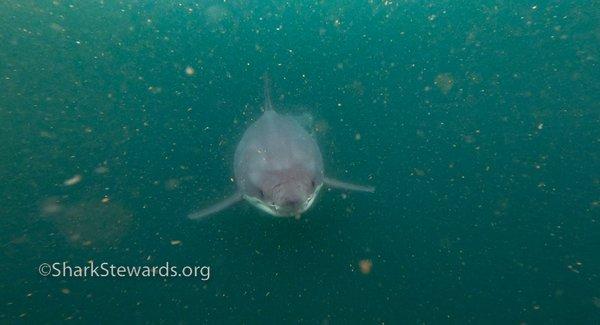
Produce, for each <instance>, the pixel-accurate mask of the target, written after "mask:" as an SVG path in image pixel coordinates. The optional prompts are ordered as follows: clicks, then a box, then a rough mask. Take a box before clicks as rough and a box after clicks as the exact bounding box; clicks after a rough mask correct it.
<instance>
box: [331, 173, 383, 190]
mask: <svg viewBox="0 0 600 325" xmlns="http://www.w3.org/2000/svg"><path fill="white" fill-rule="evenodd" d="M323 182H324V183H325V184H327V185H329V186H331V187H335V188H340V189H344V190H349V191H359V192H369V193H373V192H375V187H373V186H363V185H356V184H350V183H346V182H342V181H338V180H337V179H333V178H328V177H325V179H324V180H323Z"/></svg>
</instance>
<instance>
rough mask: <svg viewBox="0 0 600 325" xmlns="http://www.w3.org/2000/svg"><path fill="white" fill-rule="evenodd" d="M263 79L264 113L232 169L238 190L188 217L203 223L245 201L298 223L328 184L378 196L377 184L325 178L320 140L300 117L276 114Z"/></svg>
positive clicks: (248, 134) (243, 142) (238, 151)
mask: <svg viewBox="0 0 600 325" xmlns="http://www.w3.org/2000/svg"><path fill="white" fill-rule="evenodd" d="M263 81H264V88H263V92H264V104H263V113H262V115H261V116H260V118H258V119H257V120H256V121H255V122H254V123H252V124H251V125H250V126H249V127H248V128H247V129H246V131H245V132H244V134H243V136H242V138H241V140H240V142H239V143H238V145H237V147H236V150H235V155H234V163H233V170H234V180H235V183H236V185H237V191H236V192H235V193H234V194H232V195H230V196H229V197H227V198H225V199H222V200H221V201H219V202H217V203H214V204H213V205H210V206H208V207H206V208H203V209H200V210H198V211H194V212H192V213H190V214H189V215H188V217H189V218H190V219H203V218H205V217H207V216H210V215H213V214H216V213H218V212H220V211H222V210H225V209H226V208H228V207H230V206H232V205H234V204H236V203H238V202H240V201H242V200H246V201H248V202H249V203H250V204H252V205H253V206H255V207H257V208H258V209H260V210H262V211H265V212H267V213H268V214H271V215H273V216H277V217H292V216H293V217H295V218H297V219H299V218H300V216H301V215H302V214H303V213H304V212H306V211H307V210H308V209H309V208H310V207H311V206H312V205H313V204H314V202H315V199H316V198H317V195H318V194H319V192H320V191H321V189H322V188H323V187H324V186H327V187H331V188H338V189H342V190H349V191H359V192H370V193H373V192H374V191H375V187H373V186H364V185H357V184H353V183H348V182H344V181H341V180H337V179H334V178H330V177H327V176H326V175H325V172H324V167H323V156H322V155H321V151H320V150H319V146H318V145H317V142H316V141H315V139H314V138H313V136H312V135H311V134H310V133H309V132H308V131H307V130H306V129H305V128H304V127H302V126H301V125H300V124H299V123H298V121H297V119H294V117H292V116H289V115H285V114H280V113H278V112H277V111H276V110H275V108H274V106H273V102H272V100H271V83H270V78H269V77H268V76H266V75H265V76H263Z"/></svg>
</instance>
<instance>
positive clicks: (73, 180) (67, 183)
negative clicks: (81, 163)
mask: <svg viewBox="0 0 600 325" xmlns="http://www.w3.org/2000/svg"><path fill="white" fill-rule="evenodd" d="M81 179H82V177H81V175H79V174H77V175H75V176H73V177H71V178H69V179H67V180H65V181H64V182H63V185H64V186H73V185H75V184H77V183H79V182H81Z"/></svg>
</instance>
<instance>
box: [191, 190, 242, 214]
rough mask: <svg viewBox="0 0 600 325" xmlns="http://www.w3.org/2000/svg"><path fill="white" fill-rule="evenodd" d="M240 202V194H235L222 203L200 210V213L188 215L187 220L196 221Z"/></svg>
mask: <svg viewBox="0 0 600 325" xmlns="http://www.w3.org/2000/svg"><path fill="white" fill-rule="evenodd" d="M240 200H242V194H240V193H239V192H238V193H235V194H234V195H232V196H230V197H228V198H226V199H224V200H223V201H221V202H219V203H217V204H214V205H211V206H209V207H208V208H205V209H202V210H200V211H196V212H193V213H190V214H188V218H190V219H196V220H197V219H202V218H204V217H207V216H209V215H211V214H213V213H217V212H219V211H221V210H225V209H227V208H228V207H230V206H232V205H233V204H235V203H237V202H239V201H240Z"/></svg>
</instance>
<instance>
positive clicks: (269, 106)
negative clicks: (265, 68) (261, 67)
mask: <svg viewBox="0 0 600 325" xmlns="http://www.w3.org/2000/svg"><path fill="white" fill-rule="evenodd" d="M263 83H264V86H263V87H264V89H263V92H264V97H265V105H264V108H263V109H264V110H265V112H266V111H272V110H273V102H272V101H271V78H269V74H268V73H265V74H264V75H263Z"/></svg>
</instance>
